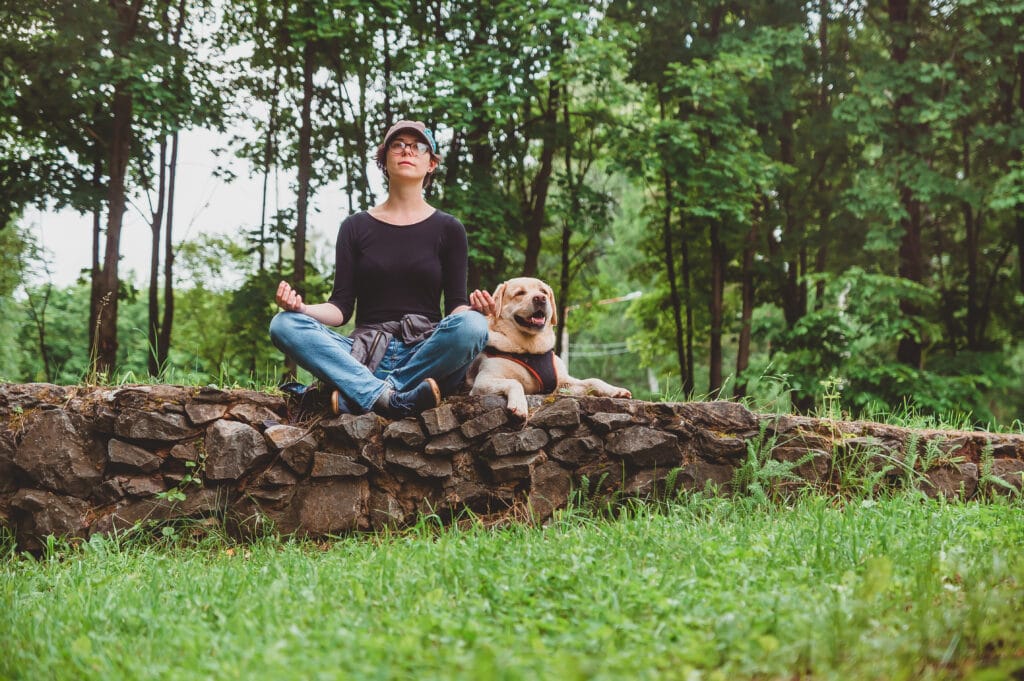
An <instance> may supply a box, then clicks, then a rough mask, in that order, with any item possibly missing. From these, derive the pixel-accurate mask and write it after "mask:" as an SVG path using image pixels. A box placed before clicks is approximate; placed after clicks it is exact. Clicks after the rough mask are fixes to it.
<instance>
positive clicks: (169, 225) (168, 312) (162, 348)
mask: <svg viewBox="0 0 1024 681" xmlns="http://www.w3.org/2000/svg"><path fill="white" fill-rule="evenodd" d="M167 176H168V177H167V220H166V232H165V235H164V318H163V321H162V322H161V324H160V335H159V337H158V340H157V361H158V362H159V363H160V366H165V365H166V364H167V357H168V355H170V352H171V332H172V329H173V328H174V241H173V238H172V235H173V232H174V191H175V183H176V180H177V177H178V133H177V131H175V132H174V133H173V134H172V135H171V163H170V166H169V167H168V168H167Z"/></svg>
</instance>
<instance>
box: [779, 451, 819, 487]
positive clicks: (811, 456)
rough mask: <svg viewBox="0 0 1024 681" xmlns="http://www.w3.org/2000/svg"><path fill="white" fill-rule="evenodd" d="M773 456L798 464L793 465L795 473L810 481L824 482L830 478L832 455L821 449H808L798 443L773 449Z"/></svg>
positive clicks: (785, 461)
mask: <svg viewBox="0 0 1024 681" xmlns="http://www.w3.org/2000/svg"><path fill="white" fill-rule="evenodd" d="M772 458H773V459H775V460H776V461H782V462H784V463H793V464H796V463H797V462H799V461H802V463H800V464H799V465H797V466H794V467H793V470H792V472H793V474H794V475H796V476H798V477H800V478H801V479H802V480H806V481H807V482H810V483H822V482H826V481H827V480H828V479H829V474H830V471H831V468H832V455H831V454H830V453H829V452H826V451H822V450H820V449H807V448H804V447H800V446H797V445H787V446H785V447H775V448H774V449H772Z"/></svg>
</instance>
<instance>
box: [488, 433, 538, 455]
mask: <svg viewBox="0 0 1024 681" xmlns="http://www.w3.org/2000/svg"><path fill="white" fill-rule="evenodd" d="M490 443H491V451H493V452H494V455H495V456H509V455H511V454H517V453H518V454H521V453H524V452H535V451H537V450H538V449H540V448H541V447H543V446H544V445H546V444H547V443H548V434H547V433H545V432H544V431H543V430H541V429H540V428H526V429H524V430H520V431H519V432H516V433H497V434H495V435H492V436H491V439H490Z"/></svg>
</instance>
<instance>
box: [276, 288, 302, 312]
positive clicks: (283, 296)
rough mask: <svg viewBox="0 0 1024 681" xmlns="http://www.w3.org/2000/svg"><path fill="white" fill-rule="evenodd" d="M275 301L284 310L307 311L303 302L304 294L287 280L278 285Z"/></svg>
mask: <svg viewBox="0 0 1024 681" xmlns="http://www.w3.org/2000/svg"><path fill="white" fill-rule="evenodd" d="M274 302H276V303H277V304H278V306H279V307H280V308H281V309H282V310H287V311H288V312H305V311H306V306H305V304H303V302H302V296H300V295H299V294H298V292H297V291H296V290H295V289H293V288H292V287H291V285H290V284H289V283H288V282H287V281H282V282H281V283H280V284H278V285H277V295H275V296H274Z"/></svg>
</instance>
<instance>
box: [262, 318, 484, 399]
mask: <svg viewBox="0 0 1024 681" xmlns="http://www.w3.org/2000/svg"><path fill="white" fill-rule="evenodd" d="M270 340H271V341H273V343H274V345H275V346H276V347H277V348H278V349H279V350H280V351H281V352H283V353H284V354H285V355H287V356H288V357H290V358H292V359H293V360H295V362H296V364H298V365H299V366H301V367H302V368H304V369H306V370H307V371H309V372H310V373H311V374H313V375H314V376H316V377H317V378H319V379H320V380H321V381H324V382H325V383H327V384H328V385H332V386H334V387H335V388H337V389H338V391H339V392H341V394H342V395H344V396H345V398H346V399H347V401H348V403H349V405H350V406H352V407H354V408H355V410H356V411H363V412H368V411H370V410H371V409H373V404H374V402H376V401H377V398H378V397H380V395H381V393H383V392H384V391H385V390H386V389H388V388H391V389H394V390H397V391H399V392H402V391H405V390H409V389H411V388H414V387H415V386H417V385H418V384H419V383H420V382H422V381H423V380H424V379H426V378H433V379H434V380H435V381H437V384H438V387H439V388H440V389H441V393H442V394H443V395H449V394H451V393H453V392H455V391H456V390H457V389H458V387H459V384H460V383H462V379H463V378H465V376H466V370H467V369H468V368H469V364H470V362H472V361H473V359H474V358H475V357H476V356H477V355H478V354H480V352H481V351H482V350H483V349H484V346H486V345H487V318H486V317H485V316H483V315H482V314H480V313H479V312H476V311H474V310H467V311H465V312H460V313H458V314H454V315H449V316H448V317H445V318H444V319H442V320H441V321H440V323H438V325H437V328H435V329H434V333H433V334H432V335H431V336H430V338H428V339H426V340H425V341H422V342H420V343H416V344H412V345H407V344H405V343H403V342H402V341H400V340H398V339H397V338H392V339H391V342H390V343H389V344H388V349H387V351H386V352H385V353H384V359H382V360H381V362H380V364H379V365H378V366H377V369H376V370H375V371H373V372H371V371H370V370H369V369H367V368H366V366H364V365H363V364H362V363H361V362H359V361H357V360H356V359H355V358H353V357H352V339H351V338H348V337H346V336H342V335H341V334H339V333H336V332H334V331H332V330H331V329H330V328H329V327H327V326H326V325H324V324H321V323H320V322H318V321H317V320H315V319H313V318H312V317H310V316H308V315H304V314H301V313H299V312H278V313H277V315H276V316H275V317H274V319H273V320H271V322H270Z"/></svg>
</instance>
